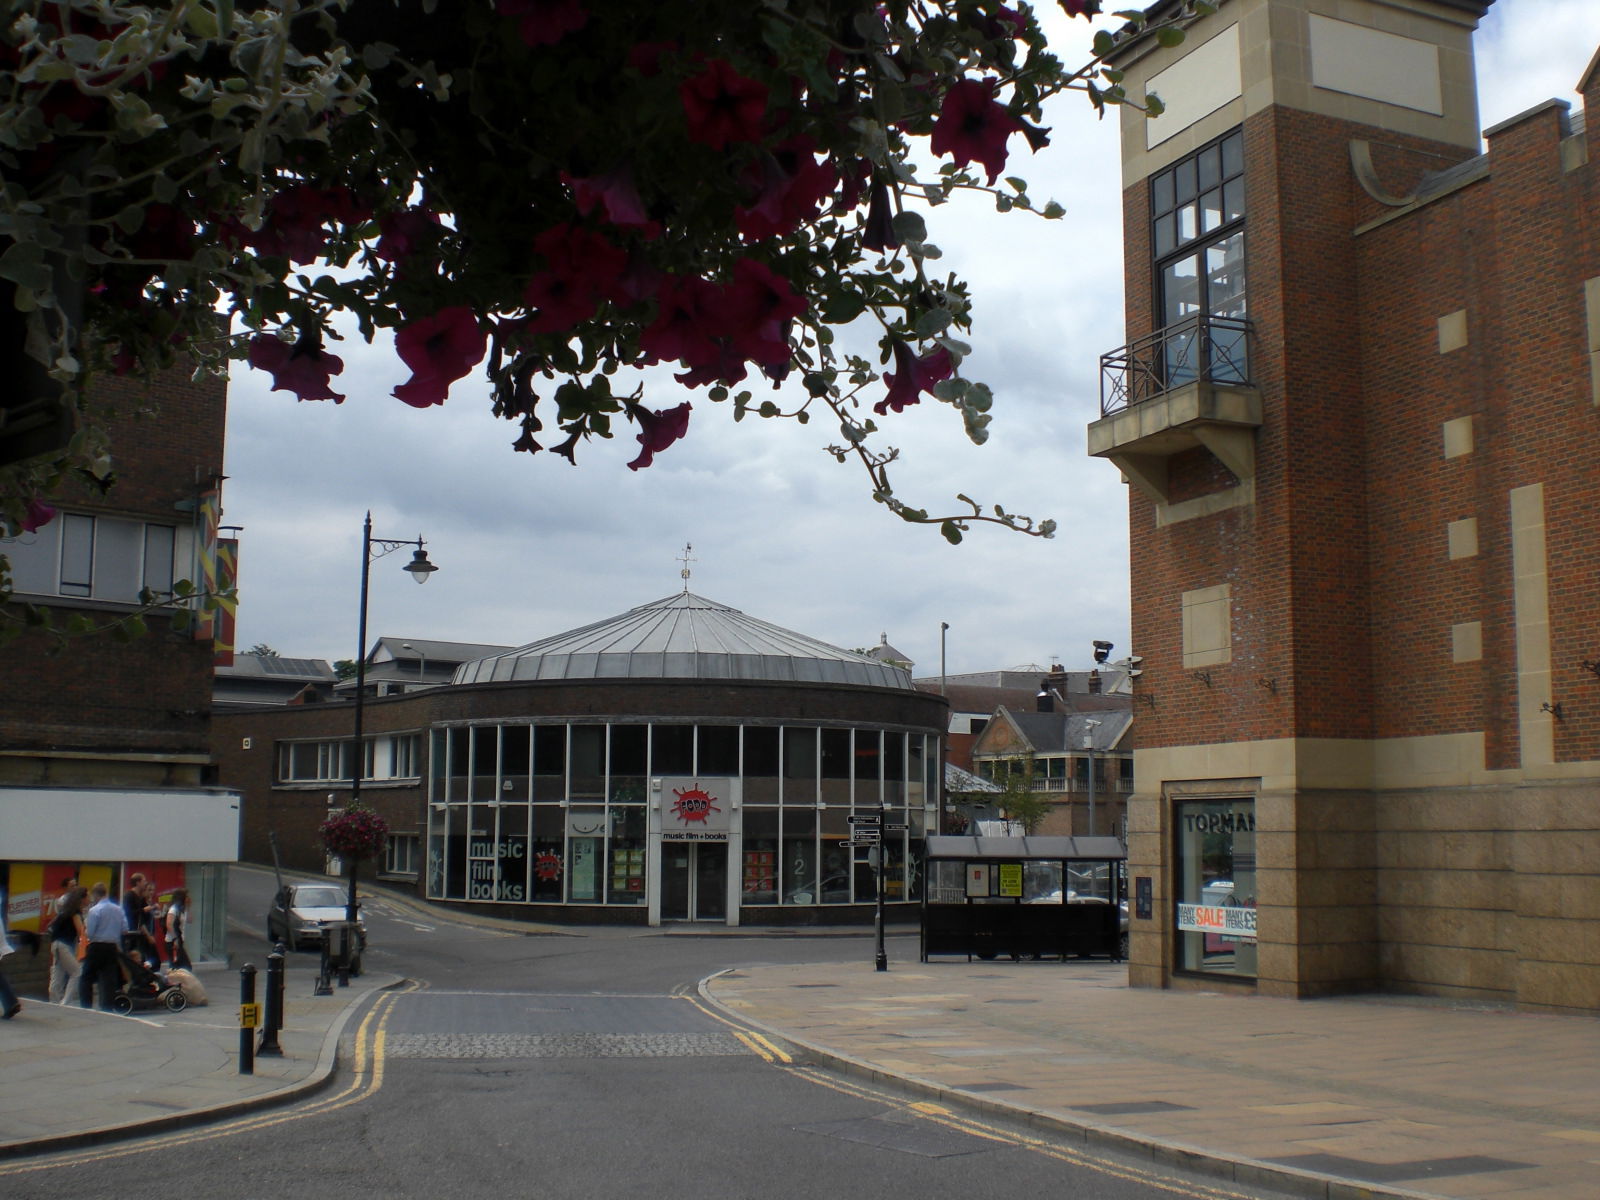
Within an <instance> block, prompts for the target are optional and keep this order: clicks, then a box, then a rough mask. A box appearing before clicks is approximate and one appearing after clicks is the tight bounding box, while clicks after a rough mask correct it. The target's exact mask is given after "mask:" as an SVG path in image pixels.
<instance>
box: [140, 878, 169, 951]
mask: <svg viewBox="0 0 1600 1200" xmlns="http://www.w3.org/2000/svg"><path fill="white" fill-rule="evenodd" d="M139 929H140V931H141V932H142V933H143V934H144V940H145V944H146V945H147V946H149V947H150V957H151V958H153V959H155V964H156V970H158V971H159V970H160V969H161V941H162V934H163V932H164V928H163V914H162V912H161V901H160V899H159V898H158V897H157V896H156V884H155V880H153V879H146V880H145V881H144V910H143V912H142V914H141V916H140V919H139Z"/></svg>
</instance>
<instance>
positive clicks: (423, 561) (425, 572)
mask: <svg viewBox="0 0 1600 1200" xmlns="http://www.w3.org/2000/svg"><path fill="white" fill-rule="evenodd" d="M438 569H439V568H438V567H436V566H434V565H433V564H432V563H431V562H429V561H428V552H427V551H426V550H424V549H423V548H422V547H421V546H418V547H417V549H416V551H415V553H413V554H412V555H411V561H410V562H408V563H407V564H406V573H407V574H409V575H410V576H411V578H413V579H415V580H416V581H417V582H418V583H427V582H428V576H429V575H432V574H433V573H434V572H435V571H437V570H438Z"/></svg>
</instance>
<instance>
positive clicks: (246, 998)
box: [239, 963, 256, 1075]
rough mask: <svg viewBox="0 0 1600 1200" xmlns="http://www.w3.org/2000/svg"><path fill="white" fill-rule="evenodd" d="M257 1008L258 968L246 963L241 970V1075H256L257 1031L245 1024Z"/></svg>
mask: <svg viewBox="0 0 1600 1200" xmlns="http://www.w3.org/2000/svg"><path fill="white" fill-rule="evenodd" d="M255 1006H256V967H255V964H254V963H245V965H244V966H242V967H240V968H239V1074H241V1075H254V1074H255V1073H256V1056H255V1048H256V1039H255V1030H254V1029H252V1028H251V1027H250V1026H249V1025H247V1024H245V1016H246V1013H247V1012H249V1011H250V1010H251V1009H253V1008H255Z"/></svg>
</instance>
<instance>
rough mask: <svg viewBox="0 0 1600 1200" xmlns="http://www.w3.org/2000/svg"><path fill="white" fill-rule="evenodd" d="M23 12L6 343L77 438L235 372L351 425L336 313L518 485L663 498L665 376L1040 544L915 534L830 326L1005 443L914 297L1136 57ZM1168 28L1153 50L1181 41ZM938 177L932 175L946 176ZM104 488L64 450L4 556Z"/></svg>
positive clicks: (1002, 36)
mask: <svg viewBox="0 0 1600 1200" xmlns="http://www.w3.org/2000/svg"><path fill="white" fill-rule="evenodd" d="M5 11H6V14H7V24H6V26H5V28H4V29H3V30H0V55H3V56H4V61H5V63H6V65H7V67H8V71H7V72H6V74H5V75H4V76H3V77H0V173H3V184H4V191H3V195H0V307H4V308H6V309H9V310H10V312H11V315H12V316H13V317H14V318H15V319H14V320H7V321H4V322H0V334H5V335H6V336H12V337H14V339H15V342H16V343H18V344H20V345H22V346H23V347H25V349H26V352H27V354H28V356H29V357H30V359H31V360H32V361H33V362H34V363H35V364H37V368H38V375H39V382H38V384H37V386H38V387H39V388H41V389H43V390H44V391H49V390H51V389H53V390H54V391H55V392H57V393H58V394H59V396H60V397H61V399H62V400H63V401H64V402H65V403H66V404H67V405H68V406H69V407H70V408H72V409H73V410H74V411H75V412H77V413H78V414H79V416H80V418H82V416H83V413H84V406H83V396H84V394H85V389H86V388H89V387H91V386H92V380H93V378H94V376H95V375H96V374H97V373H99V372H104V371H109V370H115V371H118V372H126V371H134V372H149V371H153V370H155V369H157V368H161V367H164V366H169V365H171V364H173V363H174V362H179V361H185V362H192V363H195V364H197V365H198V367H199V369H201V370H220V369H222V368H223V367H224V365H225V364H226V362H227V361H228V360H229V359H230V358H231V359H246V358H248V359H249V360H250V361H251V362H252V364H253V365H255V366H257V367H259V368H261V369H264V370H269V371H271V372H272V374H273V376H274V381H275V385H276V386H277V387H278V388H280V389H283V390H288V391H291V392H293V393H294V394H296V395H298V396H299V397H300V398H301V399H332V400H335V401H336V402H337V401H338V400H340V399H342V396H340V395H339V394H338V393H337V392H336V391H334V386H335V385H336V384H337V382H338V375H339V373H340V371H342V362H341V361H340V360H339V358H338V357H337V355H335V354H334V353H333V352H332V350H331V349H330V346H329V343H330V342H336V341H337V339H338V337H339V336H340V333H339V331H338V328H336V326H335V317H336V316H340V315H342V316H343V317H345V318H347V319H348V320H349V321H351V322H353V324H354V327H355V328H356V329H357V330H358V331H359V333H360V336H362V337H364V338H367V339H371V338H373V337H374V336H376V335H377V334H378V333H379V331H382V330H394V331H396V332H397V348H398V352H399V354H400V356H401V357H402V358H403V359H404V360H405V363H406V365H407V366H408V367H410V368H411V370H412V379H411V380H410V382H408V383H406V384H404V385H402V386H401V387H399V388H396V392H395V394H396V396H397V397H399V398H400V399H402V400H404V401H406V402H407V403H411V404H414V405H417V406H419V407H421V406H426V405H430V404H434V403H442V402H443V400H444V399H445V396H446V393H447V392H448V390H449V386H450V384H452V383H453V382H455V381H457V380H459V379H461V378H464V377H465V376H466V375H468V374H469V373H472V372H474V371H479V370H482V371H486V372H487V375H488V377H489V380H490V383H491V386H492V397H493V399H492V404H493V411H494V412H495V414H496V415H497V416H499V417H501V418H503V419H505V420H506V421H508V422H510V423H511V424H513V425H514V426H515V427H516V428H517V431H518V436H517V438H516V440H515V442H514V443H513V445H514V447H515V448H516V449H518V450H521V451H524V452H527V453H537V452H539V451H541V450H551V451H554V452H555V453H558V454H561V455H563V456H565V457H567V458H569V459H573V460H574V461H575V455H576V452H577V449H578V447H579V446H580V445H581V444H582V443H583V442H584V441H585V440H587V439H589V438H594V437H611V436H613V426H614V425H615V424H616V423H617V422H618V421H626V422H631V423H632V424H633V425H634V426H637V427H638V430H639V432H638V433H637V435H636V436H637V437H638V440H639V441H640V443H641V445H642V446H643V447H644V450H643V453H642V454H641V456H640V459H639V460H637V461H636V462H635V463H634V464H633V465H635V466H645V465H648V464H649V461H650V455H651V454H652V453H653V452H659V451H661V450H664V449H666V448H667V447H668V446H670V445H671V444H672V443H673V442H675V441H676V440H677V439H678V438H679V437H682V436H683V435H684V432H685V431H686V429H687V414H688V409H687V408H684V407H683V406H681V405H680V406H679V408H677V409H668V410H665V411H656V412H652V411H651V410H649V409H647V408H646V407H645V399H646V386H647V384H646V377H645V376H644V375H640V374H632V375H625V374H623V373H622V372H623V371H624V370H626V371H629V372H633V371H634V370H635V369H637V368H641V367H646V366H650V365H655V364H662V365H674V366H676V367H678V368H682V369H683V371H682V373H681V374H679V376H678V379H679V381H680V382H681V383H683V384H684V385H685V386H686V387H690V388H696V387H714V388H716V389H718V390H717V391H716V392H714V393H713V394H712V399H713V400H714V401H716V400H720V399H725V398H726V397H727V395H728V394H729V389H730V388H732V387H734V386H736V385H738V384H740V383H741V382H743V381H744V380H746V379H747V378H750V379H752V380H753V381H755V382H756V383H757V385H758V386H760V385H764V384H771V385H773V386H776V384H777V383H778V382H780V381H782V380H783V379H784V378H785V377H787V376H788V375H789V374H791V373H796V377H797V378H803V379H804V381H805V386H804V389H803V396H802V397H801V399H800V400H799V401H798V403H796V404H793V405H785V404H782V403H778V402H775V401H768V400H763V401H760V402H757V401H755V400H753V398H752V397H751V395H750V393H749V392H747V391H740V392H739V393H738V394H737V395H736V396H735V400H734V405H733V409H732V412H733V416H734V419H735V420H739V419H741V418H742V417H743V416H744V415H745V414H746V413H747V412H749V411H752V409H753V411H755V412H757V413H759V414H760V415H761V416H763V417H768V418H779V417H792V418H794V419H797V420H801V421H805V420H807V419H809V417H810V416H811V415H813V413H812V410H813V409H817V410H826V411H827V413H828V415H829V417H830V419H831V422H832V425H833V426H834V427H837V428H838V429H839V430H840V433H841V441H840V442H839V443H838V444H836V445H834V446H830V447H828V450H829V452H830V453H832V454H833V455H834V456H835V457H836V458H838V459H840V460H841V461H846V460H848V459H851V458H854V459H856V460H857V461H858V462H859V463H860V465H861V466H862V467H863V468H864V469H865V470H866V471H867V473H868V476H869V479H870V482H871V490H872V494H873V496H874V498H875V499H878V500H879V501H880V502H882V503H884V504H886V505H887V506H888V507H889V508H890V509H891V510H892V511H894V512H895V513H896V515H898V516H900V517H901V518H903V519H905V520H908V521H914V522H919V523H927V524H933V525H937V526H938V527H939V528H940V529H941V531H942V532H943V533H944V536H945V537H947V538H950V539H951V540H952V541H954V540H958V536H959V534H960V532H961V531H962V530H964V529H966V528H968V527H969V525H970V524H971V523H972V522H975V521H985V522H992V523H996V524H1001V525H1005V526H1009V527H1012V528H1016V529H1020V530H1024V531H1026V532H1029V533H1033V534H1037V535H1042V536H1049V535H1050V532H1051V531H1052V529H1053V525H1052V524H1051V523H1049V522H1044V523H1041V522H1036V521H1033V520H1032V519H1030V518H1027V517H1024V516H1020V515H1018V514H1013V513H1006V512H1004V511H1003V510H1001V509H999V508H995V509H993V510H992V511H991V510H989V509H987V508H985V507H984V506H980V505H977V504H974V503H971V502H970V501H964V503H967V504H968V505H969V506H970V509H971V511H963V512H960V513H957V514H947V515H937V514H930V513H928V512H927V511H926V510H924V509H922V508H919V507H912V506H910V505H907V504H904V503H901V502H900V501H899V500H898V499H896V497H895V494H894V489H893V487H892V485H891V482H890V479H889V468H890V466H891V464H892V463H893V462H894V461H895V459H896V457H897V452H896V451H895V450H894V449H893V448H892V447H879V446H877V445H876V443H875V439H874V437H873V435H874V434H876V433H878V432H879V430H878V426H877V425H876V424H875V423H874V422H873V420H872V418H871V417H869V416H868V415H867V411H866V410H867V409H868V408H870V409H872V411H873V413H874V415H876V416H880V417H887V416H888V412H887V409H886V406H885V402H884V401H883V400H882V399H880V398H879V397H880V395H881V392H882V389H881V387H878V386H877V385H878V384H879V376H880V372H879V369H878V368H876V367H875V366H874V365H873V364H871V363H870V362H868V361H867V360H865V359H863V358H861V357H859V356H858V355H854V354H851V353H848V352H844V351H841V350H840V349H838V348H836V343H835V329H842V328H843V327H845V326H850V327H852V329H853V331H854V334H855V340H856V341H858V342H859V341H860V335H861V332H862V331H863V330H868V332H867V335H866V336H867V337H868V338H869V340H870V339H872V338H875V339H876V340H877V341H878V343H879V346H880V349H881V351H882V355H883V361H885V362H887V361H888V360H889V358H890V355H891V352H892V351H893V352H898V350H899V349H900V348H904V347H906V346H914V347H915V353H916V354H917V355H918V356H919V361H925V360H927V358H928V356H930V355H932V354H934V353H935V352H937V351H938V350H939V349H940V348H942V349H943V350H944V352H945V353H947V354H948V355H949V363H948V368H947V370H946V373H945V378H946V382H947V383H950V384H952V385H957V386H952V387H949V388H945V389H942V390H940V389H935V388H933V387H932V386H931V385H932V379H933V377H932V376H931V375H930V376H929V379H928V380H927V381H925V382H919V384H918V386H915V387H912V388H910V389H909V390H906V389H905V385H904V384H902V385H899V386H900V387H901V389H902V390H901V392H900V393H898V395H896V393H894V392H893V391H891V398H892V399H893V404H892V407H893V409H894V412H895V413H899V412H900V411H901V408H902V407H903V406H904V405H905V404H908V403H917V402H919V400H920V396H921V395H922V394H930V395H932V396H933V397H934V398H935V399H937V400H939V401H942V402H943V403H946V404H949V405H950V406H952V407H953V408H955V409H956V410H957V411H958V413H959V416H960V419H961V421H962V424H963V427H964V429H965V430H966V433H967V435H968V436H969V437H970V438H971V439H972V440H973V441H975V442H981V441H982V440H983V439H984V437H985V436H986V428H985V427H986V425H987V423H988V420H989V416H988V407H989V403H990V399H991V398H990V395H989V392H988V389H987V388H985V387H983V385H981V384H979V383H976V382H975V381H969V380H967V379H966V378H965V377H963V376H962V375H961V362H962V359H963V357H964V355H965V353H966V349H965V345H964V343H962V342H960V341H959V340H957V339H956V338H955V337H954V336H953V335H954V334H955V333H956V332H957V331H964V330H966V329H967V328H968V327H969V326H970V310H971V304H970V297H969V295H968V292H967V288H966V285H965V284H964V283H963V282H962V281H960V280H959V279H956V278H954V277H947V278H944V279H939V278H937V277H936V276H934V275H932V274H931V273H930V272H929V271H928V269H927V264H928V263H930V262H933V261H936V260H937V259H938V257H939V249H938V247H937V245H935V244H934V243H933V242H932V241H931V240H930V229H929V221H928V219H927V216H926V215H925V214H928V215H931V214H932V213H933V211H934V210H935V209H936V208H937V206H938V205H940V204H941V203H943V202H944V201H946V200H948V199H949V198H950V197H951V196H952V195H954V194H955V193H956V192H957V191H973V190H976V191H984V192H988V193H990V194H992V195H993V197H994V199H995V204H996V206H997V207H998V208H1000V209H1001V210H1003V211H1017V210H1022V211H1029V212H1034V213H1036V214H1042V215H1043V216H1045V217H1048V218H1050V219H1059V218H1060V217H1061V216H1062V215H1063V210H1062V208H1061V207H1060V206H1059V205H1058V204H1055V203H1054V202H1053V201H1051V202H1047V203H1045V204H1043V205H1042V206H1041V205H1039V204H1038V203H1037V202H1036V201H1035V200H1034V199H1033V198H1032V197H1030V196H1029V194H1028V192H1027V188H1026V184H1025V182H1024V181H1023V180H1022V179H1021V178H1019V177H1016V176H1009V177H1006V178H1004V179H1003V180H1002V181H1001V182H1000V183H999V184H998V185H997V184H995V183H994V182H993V181H994V180H995V179H996V177H997V176H999V175H1000V174H1001V170H1002V168H1003V166H1004V164H1005V161H1006V159H1007V157H1008V155H1017V154H1019V153H1020V152H1021V150H1022V149H1023V148H1024V147H1025V146H1027V145H1028V144H1032V146H1033V147H1034V148H1035V149H1037V148H1039V147H1042V146H1044V145H1045V144H1046V143H1047V141H1048V138H1047V136H1046V135H1047V131H1046V130H1044V129H1042V128H1041V127H1040V126H1039V124H1038V123H1039V121H1040V120H1041V118H1042V116H1043V107H1042V106H1043V105H1044V103H1045V102H1046V101H1047V100H1049V99H1050V98H1051V97H1053V96H1055V95H1058V94H1059V93H1062V92H1064V91H1068V90H1077V91H1082V92H1084V93H1085V94H1086V95H1087V96H1088V98H1089V100H1090V102H1091V103H1093V104H1094V105H1095V106H1096V107H1098V108H1102V109H1103V107H1104V106H1105V105H1108V104H1121V103H1127V102H1128V99H1129V98H1128V97H1127V96H1126V94H1125V93H1124V92H1123V88H1122V83H1121V77H1120V74H1118V73H1117V72H1115V71H1114V70H1111V69H1109V68H1107V67H1105V66H1104V65H1103V63H1102V62H1101V61H1100V60H1101V58H1102V57H1103V56H1104V55H1106V54H1108V53H1110V52H1112V51H1113V50H1114V49H1115V48H1116V47H1117V46H1119V45H1121V44H1122V43H1121V42H1120V41H1119V40H1118V38H1117V37H1114V36H1113V35H1111V34H1110V33H1108V32H1105V31H1102V32H1100V33H1098V34H1096V35H1094V39H1093V50H1092V54H1090V56H1089V58H1088V61H1087V62H1086V63H1085V64H1084V65H1083V66H1081V67H1079V68H1077V69H1069V68H1067V67H1064V66H1063V65H1062V63H1061V61H1060V60H1059V59H1058V58H1057V57H1056V56H1055V55H1053V54H1052V53H1051V51H1050V47H1049V46H1048V45H1047V43H1046V39H1045V36H1044V34H1043V32H1042V31H1041V29H1040V28H1039V26H1038V24H1037V22H1036V21H1035V20H1034V18H1033V16H1032V14H1031V12H1029V10H1027V9H1026V8H1021V9H1018V10H1015V11H1013V10H1011V9H1007V8H1004V7H1002V6H1001V5H1000V4H999V3H998V0H923V2H920V3H915V4H913V3H910V2H908V0H889V2H888V3H879V0H782V2H779V0H769V2H768V3H763V4H751V3H750V2H749V0H702V2H700V3H697V4H693V5H679V4H662V3H660V2H659V0H604V2H601V0H547V2H545V3H542V4H539V5H531V4H528V3H525V2H524V0H453V2H452V3H450V4H438V3H432V2H429V0H277V2H274V3H266V2H264V0H257V2H254V3H245V4H238V3H235V2H234V0H169V2H168V3H164V4H160V5H156V4H140V3H133V2H131V0H13V2H12V3H10V4H8V5H7V6H6V9H5ZM1019 14H1020V15H1019ZM1183 19H1184V18H1183V15H1182V14H1181V13H1179V14H1178V15H1176V16H1174V17H1172V18H1171V19H1169V20H1167V21H1165V22H1158V23H1155V24H1153V25H1151V28H1152V29H1155V30H1157V31H1158V35H1159V36H1160V38H1161V39H1162V40H1163V42H1166V41H1168V40H1170V39H1171V38H1173V37H1176V36H1181V35H1180V34H1179V28H1178V27H1179V24H1180V22H1181V21H1182V20H1183ZM1130 20H1131V22H1132V23H1133V24H1134V25H1135V26H1138V27H1141V28H1142V27H1143V26H1144V24H1145V18H1144V17H1143V16H1142V15H1138V14H1135V15H1134V16H1133V17H1132V18H1130ZM958 118H961V119H958ZM930 149H931V151H932V153H933V157H935V158H937V159H942V160H943V161H942V162H941V165H940V166H939V167H938V169H937V171H936V173H935V174H934V175H932V176H931V177H927V176H925V175H924V174H923V173H921V172H920V171H919V168H918V164H919V163H921V162H925V161H927V157H928V155H927V153H926V151H927V150H930ZM219 310H220V311H225V312H227V313H229V314H230V315H231V317H232V324H231V325H230V326H229V327H228V328H222V327H220V326H219V322H218V320H217V315H216V314H217V313H218V311H219ZM408 339H409V340H408ZM8 349H15V346H13V347H9V348H8ZM613 381H616V382H613ZM649 386H650V388H651V389H652V390H653V389H654V388H655V387H656V386H658V385H657V384H655V383H653V382H652V383H650V384H649ZM671 390H672V391H673V392H674V393H675V399H676V398H681V396H680V395H678V394H677V389H675V388H674V389H671ZM875 401H876V403H875ZM669 418H670V419H669ZM108 453H109V448H108V447H107V446H106V445H105V444H104V439H103V438H102V437H99V436H97V434H96V432H95V428H94V426H93V423H92V422H90V421H87V420H81V419H80V434H79V436H78V437H76V438H75V439H74V441H73V444H72V445H71V446H68V447H65V448H63V449H62V450H61V451H60V453H58V454H56V455H53V456H51V457H49V458H47V459H44V460H34V461H30V462H27V463H24V464H21V465H14V466H11V467H7V468H4V469H3V470H0V525H3V526H4V527H6V528H9V529H12V530H14V529H16V528H19V527H20V526H21V524H22V522H23V520H24V516H25V509H26V505H27V504H28V502H29V501H30V500H33V499H36V498H38V497H41V496H49V495H51V494H52V492H53V491H54V489H55V488H57V487H58V486H59V485H60V483H61V481H62V480H63V478H65V477H66V476H67V475H68V474H69V473H71V472H85V473H87V474H88V475H90V476H92V477H94V478H98V479H105V478H107V477H108V475H109V471H110V460H109V458H108Z"/></svg>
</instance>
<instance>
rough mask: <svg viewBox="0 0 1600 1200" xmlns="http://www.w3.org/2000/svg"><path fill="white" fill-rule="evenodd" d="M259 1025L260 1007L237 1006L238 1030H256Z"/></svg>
mask: <svg viewBox="0 0 1600 1200" xmlns="http://www.w3.org/2000/svg"><path fill="white" fill-rule="evenodd" d="M260 1025H261V1005H259V1004H241V1005H239V1028H241V1029H256V1028H258V1027H259V1026H260Z"/></svg>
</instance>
